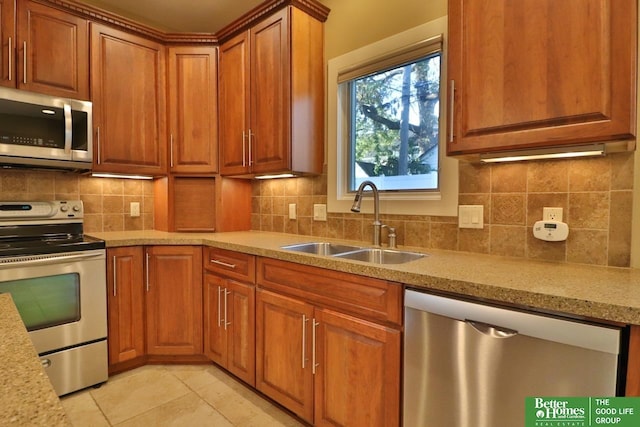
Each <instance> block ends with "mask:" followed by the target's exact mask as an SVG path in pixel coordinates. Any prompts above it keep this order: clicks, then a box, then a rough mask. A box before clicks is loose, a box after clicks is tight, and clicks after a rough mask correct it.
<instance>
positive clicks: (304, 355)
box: [302, 314, 309, 369]
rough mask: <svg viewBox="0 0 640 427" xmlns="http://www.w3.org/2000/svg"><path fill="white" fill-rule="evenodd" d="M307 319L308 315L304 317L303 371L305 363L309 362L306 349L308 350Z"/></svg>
mask: <svg viewBox="0 0 640 427" xmlns="http://www.w3.org/2000/svg"><path fill="white" fill-rule="evenodd" d="M308 321H309V319H307V316H306V315H304V314H303V315H302V369H304V365H305V362H306V361H307V357H306V354H305V353H306V349H307V322H308Z"/></svg>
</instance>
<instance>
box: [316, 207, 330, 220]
mask: <svg viewBox="0 0 640 427" xmlns="http://www.w3.org/2000/svg"><path fill="white" fill-rule="evenodd" d="M313 220H314V221H326V220H327V205H325V204H314V205H313Z"/></svg>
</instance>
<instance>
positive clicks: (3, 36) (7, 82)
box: [0, 0, 17, 87]
mask: <svg viewBox="0 0 640 427" xmlns="http://www.w3.org/2000/svg"><path fill="white" fill-rule="evenodd" d="M15 10H16V4H15V0H0V68H1V70H0V85H2V86H7V87H16V80H17V77H16V66H15V46H16V24H15Z"/></svg>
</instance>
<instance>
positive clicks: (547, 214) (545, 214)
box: [542, 208, 562, 222]
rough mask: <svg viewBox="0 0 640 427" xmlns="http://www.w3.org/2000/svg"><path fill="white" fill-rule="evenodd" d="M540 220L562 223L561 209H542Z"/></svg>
mask: <svg viewBox="0 0 640 427" xmlns="http://www.w3.org/2000/svg"><path fill="white" fill-rule="evenodd" d="M542 220H543V221H559V222H562V208H542Z"/></svg>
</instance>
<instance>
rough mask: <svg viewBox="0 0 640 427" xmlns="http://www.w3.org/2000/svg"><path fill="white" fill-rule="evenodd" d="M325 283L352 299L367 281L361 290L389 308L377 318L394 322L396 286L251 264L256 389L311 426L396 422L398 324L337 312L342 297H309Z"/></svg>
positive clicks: (262, 262)
mask: <svg viewBox="0 0 640 427" xmlns="http://www.w3.org/2000/svg"><path fill="white" fill-rule="evenodd" d="M330 281H333V282H334V286H336V287H342V288H343V292H346V293H350V294H351V297H352V298H355V299H357V294H358V293H363V292H364V293H367V291H366V285H363V284H364V283H365V282H366V281H371V282H372V287H371V288H370V289H369V292H368V293H369V294H370V295H373V294H374V293H375V294H376V298H374V299H375V300H377V301H378V302H382V301H384V300H386V301H387V303H385V304H380V305H379V306H387V307H389V308H390V309H391V310H389V311H388V312H386V314H385V312H384V311H380V312H378V315H379V316H381V317H385V315H388V316H390V317H392V318H394V317H395V314H394V312H395V310H394V308H395V307H396V306H397V305H398V304H399V303H400V302H401V300H400V299H399V298H396V295H399V291H400V290H401V286H400V285H398V284H390V283H387V282H384V281H380V280H376V279H366V280H363V278H361V277H357V276H353V275H349V274H344V273H336V272H330V271H327V270H323V269H318V268H314V267H305V266H301V265H297V264H289V263H285V262H282V261H276V260H267V259H259V261H258V289H257V291H256V388H257V389H258V390H259V391H261V392H262V393H264V394H266V395H267V396H269V397H271V398H272V399H274V400H276V401H277V402H278V403H280V404H281V405H283V406H285V407H286V408H288V409H289V410H291V411H292V412H294V413H296V414H297V415H298V416H300V417H301V418H303V419H304V420H306V421H307V422H309V423H312V424H313V425H316V426H323V425H331V426H336V425H339V426H365V425H366V426H384V427H387V426H397V425H400V378H401V366H400V350H401V334H400V324H399V323H398V324H394V323H393V322H388V321H386V322H385V321H380V322H378V321H377V320H376V321H372V320H371V319H369V320H367V319H365V318H361V317H360V315H356V314H354V313H346V312H341V311H338V310H339V309H337V308H334V307H332V306H336V307H337V306H340V305H342V304H344V303H345V302H346V301H345V300H344V299H343V300H341V301H338V300H336V301H334V302H332V301H331V300H330V299H327V298H324V297H321V296H320V295H314V292H315V290H314V285H313V284H314V283H315V284H320V283H322V282H326V283H327V285H328V284H329V282H330ZM296 283H297V286H296ZM384 284H386V286H387V289H386V290H385V288H384V286H383V285H384ZM285 286H291V287H290V288H288V289H287V288H286V287H285ZM376 286H377V288H376ZM395 287H397V288H398V289H395ZM265 288H267V289H265ZM275 288H278V290H277V291H276V290H275ZM316 290H318V292H319V293H320V294H321V293H322V291H321V290H320V287H318V288H317V289H316ZM373 290H376V291H375V292H374V291H373ZM326 292H328V293H331V292H332V290H331V289H329V290H327V291H326ZM385 293H386V294H388V295H387V296H386V297H384V296H383V295H384V294H385ZM285 294H286V295H285ZM296 294H299V296H298V295H296ZM371 302H373V300H371ZM361 304H362V306H363V307H359V308H356V309H355V310H356V311H359V310H369V309H371V308H372V306H369V307H366V306H367V301H366V299H364V298H363V299H362V300H361ZM347 311H349V310H347Z"/></svg>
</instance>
